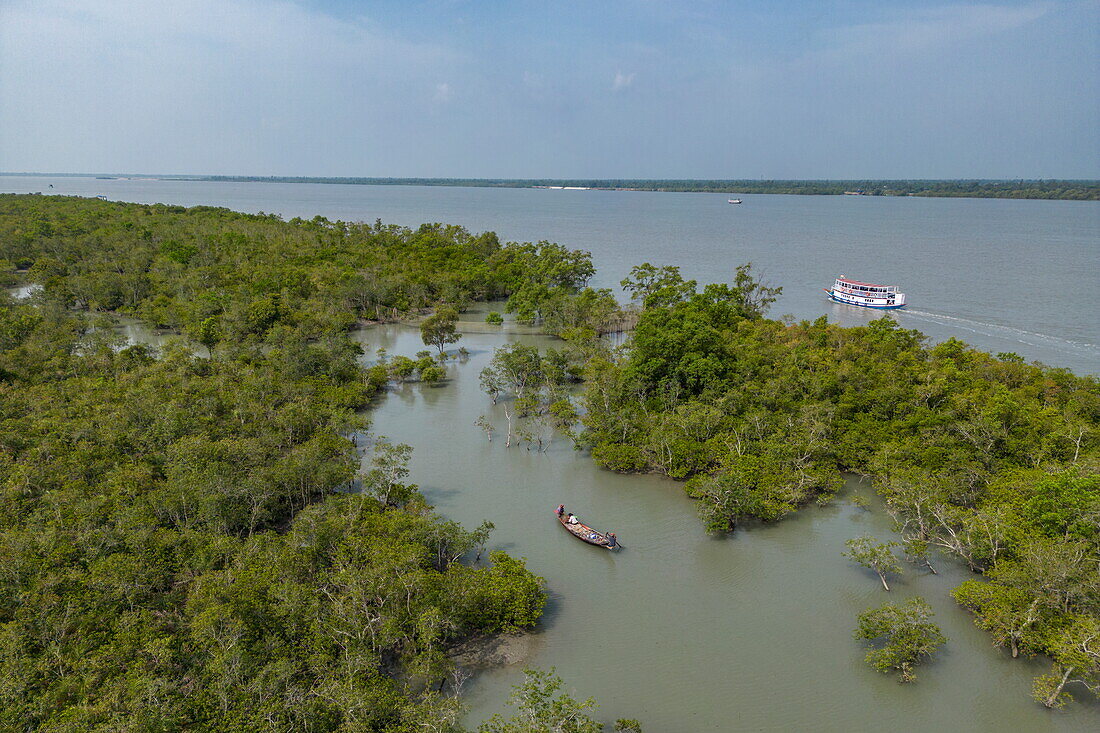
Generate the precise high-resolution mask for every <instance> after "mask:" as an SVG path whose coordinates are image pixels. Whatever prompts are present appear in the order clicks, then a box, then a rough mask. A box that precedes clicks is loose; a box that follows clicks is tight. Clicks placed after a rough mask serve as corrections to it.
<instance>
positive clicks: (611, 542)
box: [607, 532, 619, 547]
mask: <svg viewBox="0 0 1100 733" xmlns="http://www.w3.org/2000/svg"><path fill="white" fill-rule="evenodd" d="M618 545H619V541H618V540H617V539H615V533H614V532H608V533H607V546H608V547H618Z"/></svg>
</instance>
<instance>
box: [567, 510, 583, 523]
mask: <svg viewBox="0 0 1100 733" xmlns="http://www.w3.org/2000/svg"><path fill="white" fill-rule="evenodd" d="M565 523H566V524H580V523H581V520H579V519H577V516H576V515H575V514H573V512H569V518H568V519H566V520H565Z"/></svg>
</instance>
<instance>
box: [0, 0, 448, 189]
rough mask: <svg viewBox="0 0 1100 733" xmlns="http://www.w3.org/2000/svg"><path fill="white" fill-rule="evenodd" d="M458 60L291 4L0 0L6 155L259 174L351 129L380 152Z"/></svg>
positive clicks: (99, 165) (439, 49)
mask: <svg viewBox="0 0 1100 733" xmlns="http://www.w3.org/2000/svg"><path fill="white" fill-rule="evenodd" d="M460 66H461V59H460V58H459V57H457V56H456V55H455V54H454V53H452V52H450V51H449V50H448V49H447V48H445V47H443V46H440V45H438V44H435V43H419V42H410V41H408V40H405V39H403V38H401V37H400V36H398V35H396V34H394V33H390V32H387V31H385V30H384V29H382V28H380V27H378V26H377V25H376V24H375V23H373V22H372V21H371V20H370V19H369V18H365V17H357V18H350V19H345V18H338V17H335V16H332V15H328V14H326V13H324V12H320V11H317V10H315V9H312V8H309V7H307V6H304V5H301V4H297V3H295V2H289V1H288V0H274V1H271V0H175V2H172V3H161V2H148V0H0V160H3V161H4V165H3V167H4V168H5V169H13V170H19V169H24V168H34V169H52V170H66V171H72V170H94V171H145V170H149V169H150V167H151V166H157V169H158V170H172V171H181V172H192V171H201V170H223V169H224V167H225V166H227V165H230V166H233V168H234V169H235V170H247V171H248V172H252V171H254V170H257V169H258V168H260V167H266V168H268V170H270V167H271V166H280V167H281V166H284V165H288V164H289V161H288V157H289V156H290V155H294V154H297V155H300V156H302V157H303V158H305V156H307V155H308V154H309V153H310V152H312V153H314V154H316V153H318V152H320V151H325V152H327V150H326V149H325V146H326V145H331V144H333V143H331V142H325V141H333V140H338V139H343V140H349V137H350V136H352V135H355V136H358V137H362V138H364V139H366V140H368V143H369V144H371V145H375V146H378V148H379V149H381V148H382V147H383V146H384V144H385V143H384V142H383V140H382V138H383V137H384V136H385V134H386V133H387V132H389V129H390V128H392V123H391V122H389V121H386V120H385V119H383V118H384V116H385V115H386V109H385V108H386V107H387V106H389V107H390V108H391V110H392V108H394V106H395V105H396V107H397V108H399V109H401V110H403V111H406V112H408V113H409V114H415V110H416V108H417V105H418V104H419V105H427V104H429V103H430V100H428V99H423V98H421V99H419V100H417V99H416V95H415V94H414V93H413V92H412V91H411V90H414V89H417V88H419V89H423V88H425V87H428V88H434V89H435V91H436V98H437V99H438V98H439V97H440V96H444V97H447V98H449V96H450V87H449V86H447V85H440V86H436V83H437V81H438V79H439V75H440V73H441V72H448V73H449V72H451V71H453V70H454V69H455V68H456V67H460ZM291 150H294V151H296V152H295V153H291V152H289V151H291ZM364 155H365V156H369V153H364ZM368 159H369V158H368ZM150 160H153V161H156V162H153V163H149V162H145V161H150ZM162 166H163V167H162ZM257 172H258V171H257Z"/></svg>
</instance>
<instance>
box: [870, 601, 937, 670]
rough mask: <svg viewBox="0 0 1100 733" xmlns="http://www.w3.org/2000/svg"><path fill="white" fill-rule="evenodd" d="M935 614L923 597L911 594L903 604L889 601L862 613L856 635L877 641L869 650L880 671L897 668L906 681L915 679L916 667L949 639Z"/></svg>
mask: <svg viewBox="0 0 1100 733" xmlns="http://www.w3.org/2000/svg"><path fill="white" fill-rule="evenodd" d="M932 615H933V614H932V607H931V606H929V605H928V601H926V600H924V599H923V598H910V599H909V600H908V601H906V602H905V603H903V604H901V605H900V606H899V605H894V604H893V603H885V604H883V605H882V606H880V607H879V608H873V609H870V610H868V611H864V612H863V613H861V614H860V615H859V625H858V626H857V627H856V630H855V638H857V639H864V640H867V641H870V642H872V643H874V644H875V645H876V646H873V647H872V648H871V649H870V650H869V651H868V652H867V657H866V659H867V663H868V664H870V665H871V666H872V667H874V668H875V669H877V670H878V671H880V672H893V671H896V672H897V673H898V677H899V678H900V679H901V681H902V682H912V681H913V680H915V679H916V678H917V674H916V671H915V667H916V666H917V665H918V664H920V663H921V662H923V661H925V660H926V659H928V658H930V657H931V656H932V655H933V654H934V653H935V651H936V649H938V648H939V647H940V646H941V645H943V644H944V642H946V641H947V638H946V637H945V636H944V635H943V632H941V631H940V629H939V627H938V626H936V624H934V623H932V622H931V621H930V620H929V619H931V618H932Z"/></svg>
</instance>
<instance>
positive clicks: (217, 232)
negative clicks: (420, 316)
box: [0, 195, 592, 345]
mask: <svg viewBox="0 0 1100 733" xmlns="http://www.w3.org/2000/svg"><path fill="white" fill-rule="evenodd" d="M28 268H29V271H28V272H27V274H26V278H27V279H28V280H29V281H30V282H32V283H36V284H39V285H41V286H42V287H43V288H44V289H45V290H46V292H47V293H48V294H49V295H50V296H51V297H52V298H53V299H54V300H57V301H59V302H61V303H63V304H65V305H67V306H70V307H75V308H80V309H88V310H91V311H114V312H121V313H126V314H129V315H133V316H136V317H138V318H141V319H142V320H144V321H146V322H147V323H149V324H150V325H152V326H154V327H159V328H168V329H176V330H183V331H184V332H186V333H187V334H188V335H190V336H191V338H192V339H193V340H195V341H196V342H198V343H202V344H211V345H213V344H217V343H218V342H221V341H224V342H228V343H232V344H240V343H247V342H258V341H262V340H263V339H264V338H266V336H267V334H268V333H269V332H270V331H272V330H273V329H278V328H291V329H297V330H299V331H300V332H301V333H302V334H303V335H305V336H307V337H310V338H317V337H323V336H327V335H331V334H334V333H340V332H342V331H344V330H346V329H347V328H349V327H350V326H351V325H353V324H354V323H355V321H356V320H357V319H361V318H366V319H383V318H392V317H396V316H400V315H403V314H407V313H413V312H416V311H418V310H420V309H424V308H429V307H433V306H435V305H437V304H438V303H447V304H450V305H452V306H455V307H462V306H463V305H464V304H465V303H466V302H468V301H470V300H484V299H488V298H503V297H507V296H513V300H512V301H511V302H510V309H511V310H515V311H516V312H518V313H521V314H522V315H523V316H524V317H526V318H530V319H535V318H538V317H540V316H541V315H543V312H544V311H545V312H557V311H559V310H562V309H564V308H565V307H566V306H565V305H564V304H562V303H561V300H562V298H563V296H564V295H566V294H572V293H574V292H577V291H578V290H580V288H581V286H583V284H584V282H585V281H587V279H588V277H590V276H591V274H592V263H591V258H590V256H589V255H588V253H585V252H579V251H573V250H568V249H565V248H564V247H560V246H558V245H554V244H550V243H547V242H540V243H538V244H529V243H524V244H515V243H509V244H501V243H500V242H499V241H498V240H497V237H496V235H495V234H493V233H491V232H489V233H485V234H481V235H477V236H474V235H471V234H470V233H469V232H467V231H466V230H465V229H462V228H461V227H454V226H444V225H441V224H425V225H424V226H421V227H420V228H418V229H416V230H411V229H406V228H403V227H397V226H387V225H383V224H382V223H381V222H375V223H374V224H352V223H346V222H333V221H329V220H327V219H325V218H323V217H314V218H313V219H311V220H309V221H304V220H302V219H293V220H291V221H289V222H284V221H282V220H281V219H280V218H279V217H278V216H274V215H264V214H257V215H252V214H241V213H237V212H233V211H229V210H227V209H219V208H213V207H204V206H199V207H193V208H184V207H182V206H164V205H143V204H125V203H115V202H106V201H98V200H95V199H79V198H63V197H53V196H50V197H43V196H15V195H0V271H2V272H3V273H4V274H5V275H6V276H7V277H9V278H10V277H11V272H12V271H13V269H18V270H23V269H28ZM536 274H537V277H536ZM549 301H553V302H554V303H555V305H554V306H553V307H549V306H548V305H547V303H548V302H549ZM566 317H567V316H566Z"/></svg>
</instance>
